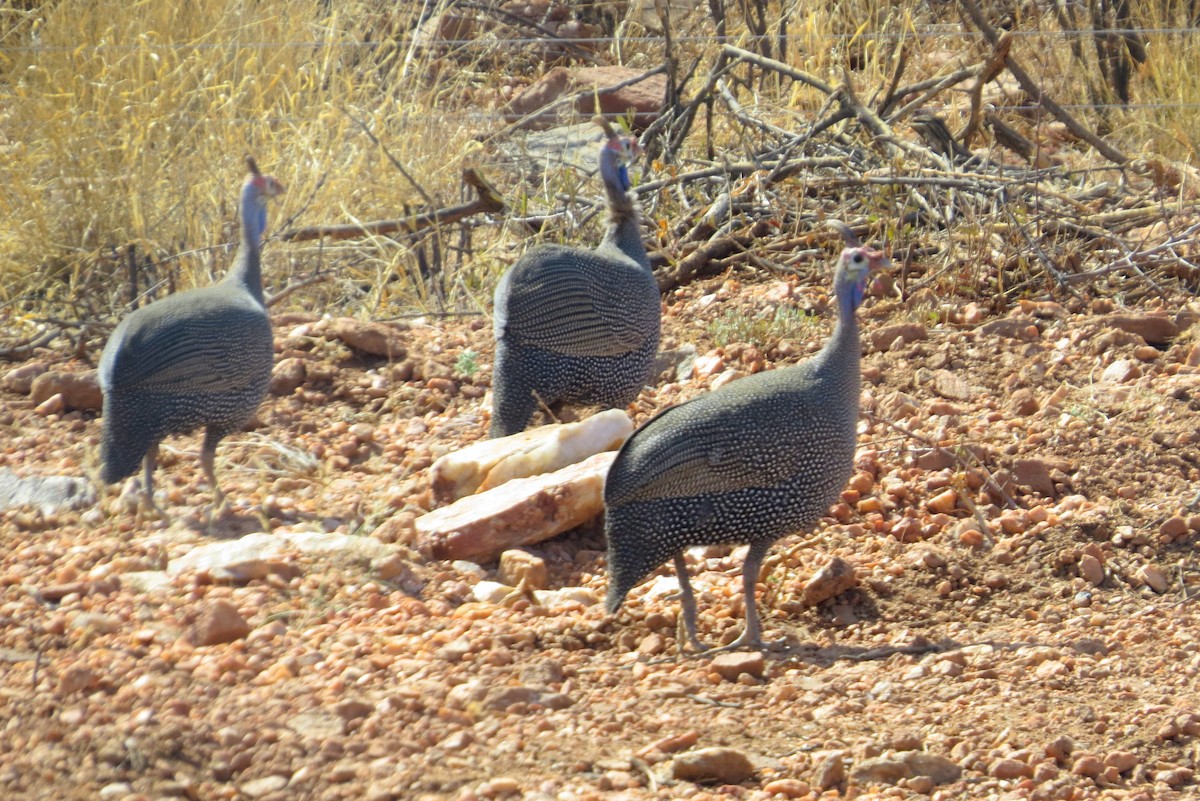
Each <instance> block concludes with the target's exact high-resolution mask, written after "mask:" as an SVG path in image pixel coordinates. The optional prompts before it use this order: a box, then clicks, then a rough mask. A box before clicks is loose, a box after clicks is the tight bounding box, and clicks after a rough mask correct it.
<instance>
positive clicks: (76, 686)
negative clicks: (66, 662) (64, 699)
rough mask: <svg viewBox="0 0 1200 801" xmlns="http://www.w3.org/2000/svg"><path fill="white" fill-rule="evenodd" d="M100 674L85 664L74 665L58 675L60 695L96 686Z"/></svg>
mask: <svg viewBox="0 0 1200 801" xmlns="http://www.w3.org/2000/svg"><path fill="white" fill-rule="evenodd" d="M97 679H98V676H97V675H96V671H94V670H92V669H91V668H89V667H87V666H85V665H72V666H71V667H69V668H67V669H66V670H64V671H63V673H62V675H61V676H59V677H58V692H59V694H60V695H71V694H73V693H77V692H79V691H81V690H87V689H90V688H92V687H94V686H95V685H96V683H97Z"/></svg>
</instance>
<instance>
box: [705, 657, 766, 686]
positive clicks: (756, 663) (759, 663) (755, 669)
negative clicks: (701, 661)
mask: <svg viewBox="0 0 1200 801" xmlns="http://www.w3.org/2000/svg"><path fill="white" fill-rule="evenodd" d="M711 667H712V669H713V670H714V671H715V672H716V673H718V674H720V676H721V678H723V679H725V680H726V681H737V680H738V676H741V675H742V674H743V673H749V674H750V675H751V676H754V677H755V678H759V679H761V678H762V675H763V671H764V670H765V669H766V660H765V659H764V658H763V655H762V652H761V651H748V652H741V651H730V652H728V653H724V654H718V655H717V656H715V657H713V661H712V664H711Z"/></svg>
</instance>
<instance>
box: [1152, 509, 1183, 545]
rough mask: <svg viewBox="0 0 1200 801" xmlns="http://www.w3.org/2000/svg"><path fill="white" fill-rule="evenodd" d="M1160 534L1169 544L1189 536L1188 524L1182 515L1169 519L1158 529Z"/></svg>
mask: <svg viewBox="0 0 1200 801" xmlns="http://www.w3.org/2000/svg"><path fill="white" fill-rule="evenodd" d="M1158 533H1159V534H1161V535H1162V537H1163V538H1164V539H1165V540H1167V541H1168V542H1170V541H1173V540H1178V539H1182V538H1184V537H1186V536H1187V533H1188V522H1187V520H1186V519H1184V518H1183V517H1182V516H1180V515H1173V516H1171V517H1168V518H1167V519H1166V520H1164V521H1163V522H1162V524H1161V525H1160V526H1159V527H1158Z"/></svg>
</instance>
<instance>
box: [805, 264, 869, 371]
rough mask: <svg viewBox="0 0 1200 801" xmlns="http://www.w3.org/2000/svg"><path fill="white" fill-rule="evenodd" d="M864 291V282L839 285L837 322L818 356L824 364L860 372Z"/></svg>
mask: <svg viewBox="0 0 1200 801" xmlns="http://www.w3.org/2000/svg"><path fill="white" fill-rule="evenodd" d="M864 291H865V285H863V283H862V282H859V283H857V284H853V285H850V286H839V287H838V292H837V301H838V318H837V322H836V323H835V324H834V327H833V334H832V335H831V336H830V337H829V339H828V340H827V341H826V342H825V346H824V347H822V348H821V351H820V353H819V354H817V356H816V359H817V360H818V361H819V362H820V363H821V364H822V365H824V364H833V365H838V369H839V370H846V369H847V368H852V369H853V372H854V374H855V375H857V374H858V370H857V366H858V362H859V356H860V355H861V353H862V345H861V343H860V342H859V337H858V307H859V305H861V303H862V296H863V292H864Z"/></svg>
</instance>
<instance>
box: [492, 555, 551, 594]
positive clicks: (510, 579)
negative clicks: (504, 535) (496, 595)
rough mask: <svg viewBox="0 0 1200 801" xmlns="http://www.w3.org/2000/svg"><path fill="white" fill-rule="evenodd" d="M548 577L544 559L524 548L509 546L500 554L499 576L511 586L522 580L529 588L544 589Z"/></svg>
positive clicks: (518, 583)
mask: <svg viewBox="0 0 1200 801" xmlns="http://www.w3.org/2000/svg"><path fill="white" fill-rule="evenodd" d="M549 577H550V572H549V570H547V568H546V560H545V559H543V558H542V557H540V556H537V555H536V554H532V553H530V552H529V551H527V550H525V549H524V548H509V549H508V550H507V551H505V552H504V553H502V554H500V572H499V578H500V580H501V581H502V582H504V583H505V584H508V585H509V586H511V587H516V586H518V585H520V584H521V582H524V583H525V586H526V587H528V588H529V589H531V590H544V589H546V587H547V586H548V581H549Z"/></svg>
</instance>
